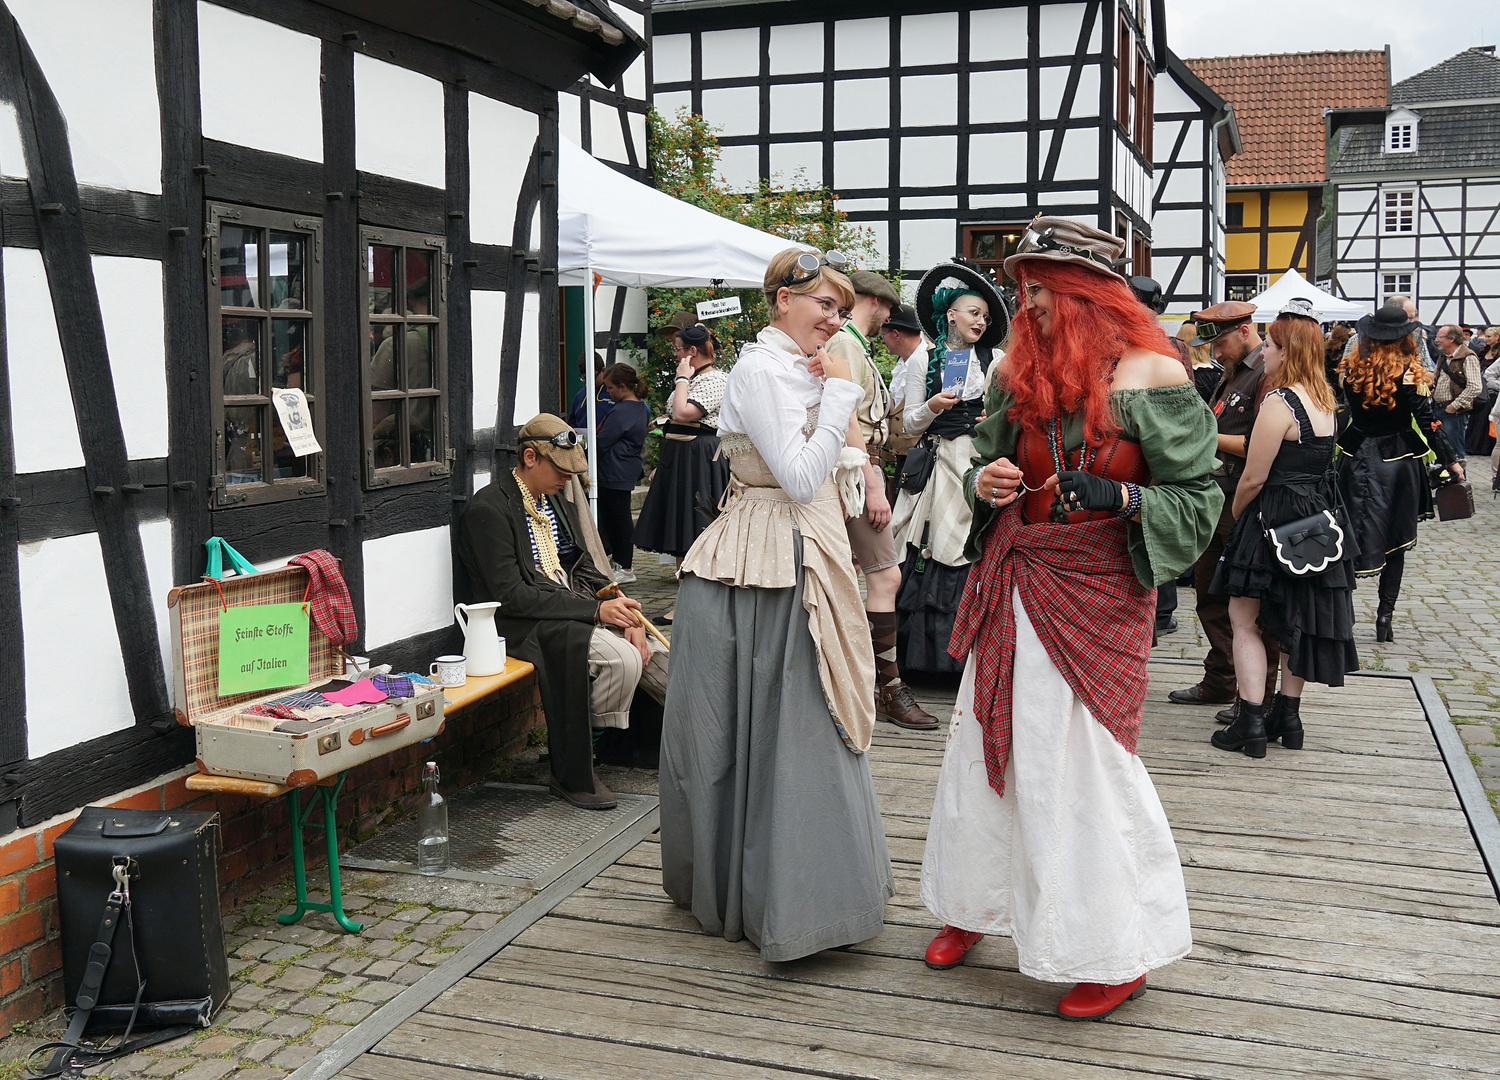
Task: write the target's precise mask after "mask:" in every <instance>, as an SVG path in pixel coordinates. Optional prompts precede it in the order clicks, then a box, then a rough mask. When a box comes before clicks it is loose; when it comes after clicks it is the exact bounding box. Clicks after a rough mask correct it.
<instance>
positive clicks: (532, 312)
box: [511, 293, 542, 425]
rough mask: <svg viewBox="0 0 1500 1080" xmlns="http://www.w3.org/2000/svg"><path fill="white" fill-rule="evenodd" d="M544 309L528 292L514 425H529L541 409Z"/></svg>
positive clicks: (513, 415)
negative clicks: (541, 325)
mask: <svg viewBox="0 0 1500 1080" xmlns="http://www.w3.org/2000/svg"><path fill="white" fill-rule="evenodd" d="M541 310H542V298H541V297H540V296H538V295H537V294H536V293H527V294H526V302H525V304H524V305H523V306H522V308H521V364H520V368H519V370H518V371H517V374H516V404H515V408H514V410H512V412H511V423H513V424H517V425H520V424H524V423H526V421H528V420H530V419H531V418H532V417H533V416H535V415H536V414H537V413H538V412H539V411H540V409H541V406H540V404H539V403H540V401H541V393H542V391H541V380H540V371H541V363H542V355H541V352H542V348H541V331H540V316H541Z"/></svg>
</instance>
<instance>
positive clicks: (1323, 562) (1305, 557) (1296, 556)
mask: <svg viewBox="0 0 1500 1080" xmlns="http://www.w3.org/2000/svg"><path fill="white" fill-rule="evenodd" d="M1260 528H1261V531H1262V532H1263V533H1264V534H1265V537H1266V542H1267V543H1268V544H1270V545H1271V556H1272V558H1274V559H1275V560H1276V565H1277V567H1278V568H1279V569H1280V570H1281V571H1282V572H1283V573H1285V574H1290V575H1292V576H1293V577H1306V576H1309V575H1312V574H1321V573H1322V572H1323V571H1325V570H1327V569H1328V568H1329V567H1330V566H1332V565H1333V564H1334V563H1336V562H1338V561H1339V560H1340V559H1342V558H1343V557H1344V538H1345V536H1346V535H1347V529H1346V528H1345V526H1344V523H1343V522H1341V521H1340V520H1339V518H1338V516H1337V515H1335V514H1334V512H1333V511H1332V510H1323V511H1320V512H1318V513H1316V514H1312V515H1310V516H1308V517H1305V518H1298V519H1297V520H1296V521H1288V522H1285V523H1284V524H1281V525H1267V524H1266V519H1265V518H1264V517H1262V518H1261V519H1260Z"/></svg>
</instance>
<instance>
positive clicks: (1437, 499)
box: [1432, 480, 1474, 521]
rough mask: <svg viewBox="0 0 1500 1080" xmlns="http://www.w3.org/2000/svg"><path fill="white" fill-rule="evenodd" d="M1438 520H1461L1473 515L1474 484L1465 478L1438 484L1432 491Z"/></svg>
mask: <svg viewBox="0 0 1500 1080" xmlns="http://www.w3.org/2000/svg"><path fill="white" fill-rule="evenodd" d="M1432 505H1433V506H1434V508H1436V510H1437V517H1438V520H1439V521H1462V520H1463V519H1464V518H1471V517H1473V516H1474V486H1473V485H1472V484H1470V483H1469V482H1468V481H1467V480H1453V481H1450V482H1449V483H1446V484H1439V485H1438V489H1437V490H1436V491H1434V492H1433V493H1432Z"/></svg>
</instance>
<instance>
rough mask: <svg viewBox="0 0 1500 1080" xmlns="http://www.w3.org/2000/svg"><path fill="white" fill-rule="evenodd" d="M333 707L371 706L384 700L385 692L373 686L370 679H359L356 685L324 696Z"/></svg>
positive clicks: (372, 681)
mask: <svg viewBox="0 0 1500 1080" xmlns="http://www.w3.org/2000/svg"><path fill="white" fill-rule="evenodd" d="M323 696H324V697H326V698H327V699H328V700H329V701H331V702H333V703H334V704H335V705H373V704H375V702H377V701H384V700H385V699H386V692H385V691H384V690H382V689H380V688H379V687H378V686H376V685H375V683H374V680H372V679H361V680H359V682H357V683H353V684H352V685H350V686H346V687H344V688H343V689H342V690H335V691H334V692H333V693H331V694H324V695H323Z"/></svg>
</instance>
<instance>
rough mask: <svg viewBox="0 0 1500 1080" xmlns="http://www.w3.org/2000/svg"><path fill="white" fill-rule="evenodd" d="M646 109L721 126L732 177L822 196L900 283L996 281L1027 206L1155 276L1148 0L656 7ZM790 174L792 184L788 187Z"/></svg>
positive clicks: (1160, 21)
mask: <svg viewBox="0 0 1500 1080" xmlns="http://www.w3.org/2000/svg"><path fill="white" fill-rule="evenodd" d="M652 10H653V15H654V21H653V26H652V29H653V36H652V52H653V59H652V69H651V70H652V83H653V94H654V101H655V104H656V107H657V108H658V109H660V110H661V111H662V112H663V113H664V114H667V115H671V114H673V113H675V112H676V111H677V110H678V109H687V110H689V111H690V112H692V113H696V114H699V115H702V116H703V117H704V118H705V119H707V120H708V121H709V122H710V123H712V124H714V125H716V126H717V127H718V128H719V130H720V136H719V139H720V143H721V145H722V147H723V156H722V159H721V161H722V165H723V169H724V172H725V175H726V177H727V179H728V180H729V181H730V182H731V183H732V184H734V185H736V186H738V187H741V188H749V187H752V186H754V185H755V184H757V183H758V182H759V181H760V179H761V178H763V177H770V178H775V179H777V180H778V181H780V182H783V183H792V184H797V183H803V184H806V185H808V186H817V185H824V186H827V187H828V188H830V189H831V190H833V191H834V192H835V193H837V194H838V196H839V197H840V202H839V206H840V208H841V209H842V210H844V211H846V212H847V213H848V215H849V217H850V219H851V220H853V221H855V222H859V223H861V224H864V225H867V226H868V227H870V228H871V229H873V230H874V232H875V234H876V238H877V240H878V242H879V244H880V247H881V250H882V251H883V253H884V256H885V259H886V261H887V263H888V265H889V268H890V269H891V270H893V271H899V272H902V273H904V274H905V275H907V276H908V277H910V276H913V275H917V274H920V273H921V272H922V271H923V270H925V269H926V268H927V267H929V266H931V265H932V264H933V263H935V262H938V261H939V260H942V259H947V258H951V257H952V256H953V255H954V253H955V252H958V253H962V254H964V255H967V256H968V257H969V258H971V259H973V260H974V261H976V262H977V263H979V264H980V265H982V266H985V267H987V268H991V269H992V270H994V272H996V273H997V274H998V273H1000V270H999V266H1000V262H1001V261H1002V260H1003V259H1004V258H1005V255H1006V254H1007V250H1008V248H1010V247H1012V246H1014V244H1015V243H1016V242H1017V241H1018V240H1019V238H1020V234H1021V230H1022V228H1023V227H1024V226H1025V224H1026V223H1027V222H1028V221H1029V220H1030V219H1031V217H1032V216H1033V215H1034V214H1036V213H1037V212H1038V211H1042V212H1046V213H1052V214H1063V215H1068V216H1073V217H1078V218H1082V219H1085V220H1089V221H1094V222H1097V223H1098V224H1099V225H1100V226H1101V227H1103V228H1107V229H1112V230H1114V231H1115V232H1117V233H1118V234H1119V235H1121V236H1126V237H1128V238H1129V240H1130V251H1131V253H1132V255H1133V258H1134V265H1135V268H1136V269H1137V271H1139V272H1143V273H1144V272H1149V271H1150V252H1151V244H1152V231H1151V206H1150V204H1151V200H1152V197H1153V194H1154V191H1153V187H1152V171H1153V146H1152V140H1153V134H1154V124H1153V122H1152V117H1153V104H1152V102H1153V93H1154V90H1153V87H1154V83H1155V82H1156V78H1157V75H1158V73H1159V72H1160V71H1161V70H1162V69H1163V67H1164V66H1165V64H1166V62H1167V60H1166V58H1167V50H1166V44H1165V41H1166V38H1165V35H1166V22H1165V17H1164V15H1163V3H1162V0H1149V2H1147V0H1135V2H1130V0H1123V2H1116V0H1074V2H1068V3H1053V2H1042V0H1019V2H1017V0H1011V2H1006V0H795V2H788V0H749V2H745V3H730V4H726V3H722V2H721V0H655V2H654V4H653V5H652ZM799 178H800V179H799Z"/></svg>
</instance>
